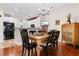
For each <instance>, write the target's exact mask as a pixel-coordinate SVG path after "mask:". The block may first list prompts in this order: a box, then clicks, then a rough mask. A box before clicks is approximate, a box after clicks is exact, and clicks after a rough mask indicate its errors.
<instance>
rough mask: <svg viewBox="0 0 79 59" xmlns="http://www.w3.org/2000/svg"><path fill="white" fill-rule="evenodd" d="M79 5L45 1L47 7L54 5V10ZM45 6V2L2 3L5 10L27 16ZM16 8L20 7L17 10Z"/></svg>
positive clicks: (0, 5)
mask: <svg viewBox="0 0 79 59" xmlns="http://www.w3.org/2000/svg"><path fill="white" fill-rule="evenodd" d="M74 5H79V4H77V3H45V7H46V8H49V7H53V10H60V9H63V8H66V7H69V6H74ZM42 7H43V3H0V8H2V9H3V10H4V11H8V12H14V13H15V15H16V16H19V17H23V18H24V17H26V16H30V15H31V13H32V11H34V12H33V14H35V12H36V11H37V10H38V9H40V8H42ZM14 9H18V11H15V10H14Z"/></svg>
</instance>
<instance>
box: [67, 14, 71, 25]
mask: <svg viewBox="0 0 79 59" xmlns="http://www.w3.org/2000/svg"><path fill="white" fill-rule="evenodd" d="M67 19H68V20H67V22H68V23H69V24H70V23H71V20H70V19H71V14H70V13H69V14H68V16H67Z"/></svg>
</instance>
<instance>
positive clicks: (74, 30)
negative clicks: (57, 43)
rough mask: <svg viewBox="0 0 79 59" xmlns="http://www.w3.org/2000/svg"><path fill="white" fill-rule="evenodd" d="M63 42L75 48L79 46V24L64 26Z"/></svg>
mask: <svg viewBox="0 0 79 59" xmlns="http://www.w3.org/2000/svg"><path fill="white" fill-rule="evenodd" d="M62 40H63V41H65V42H66V43H69V44H73V46H74V47H75V45H79V23H71V24H63V25H62Z"/></svg>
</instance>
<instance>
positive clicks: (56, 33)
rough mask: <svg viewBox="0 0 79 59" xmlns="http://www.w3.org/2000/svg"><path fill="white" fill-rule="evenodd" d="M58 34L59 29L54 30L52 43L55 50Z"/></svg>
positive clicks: (56, 48)
mask: <svg viewBox="0 0 79 59" xmlns="http://www.w3.org/2000/svg"><path fill="white" fill-rule="evenodd" d="M59 35H60V31H56V32H55V34H54V38H53V39H52V44H53V46H54V49H55V50H58V38H59Z"/></svg>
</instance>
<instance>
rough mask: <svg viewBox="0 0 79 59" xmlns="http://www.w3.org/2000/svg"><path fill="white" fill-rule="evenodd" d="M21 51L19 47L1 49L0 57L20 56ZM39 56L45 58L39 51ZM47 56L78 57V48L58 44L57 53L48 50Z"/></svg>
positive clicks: (44, 54)
mask: <svg viewBox="0 0 79 59" xmlns="http://www.w3.org/2000/svg"><path fill="white" fill-rule="evenodd" d="M21 51H22V47H21V46H14V47H9V48H3V49H0V56H21ZM33 55H35V54H33ZM40 56H46V53H45V52H43V50H41V52H40ZM49 56H79V48H74V47H73V46H71V45H68V44H64V43H59V46H58V51H53V52H51V51H50V49H49Z"/></svg>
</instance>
